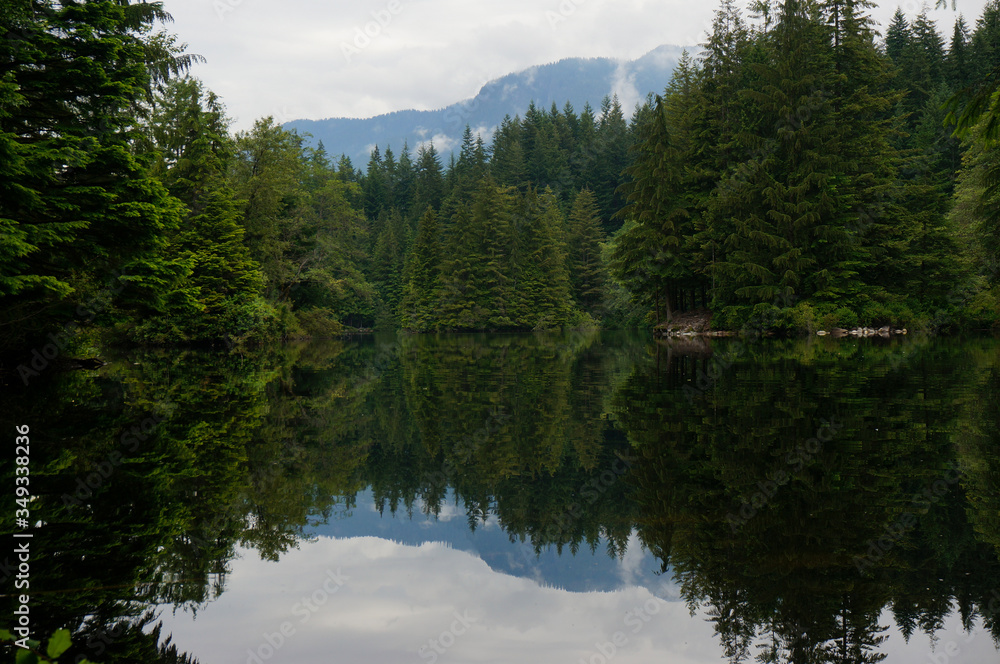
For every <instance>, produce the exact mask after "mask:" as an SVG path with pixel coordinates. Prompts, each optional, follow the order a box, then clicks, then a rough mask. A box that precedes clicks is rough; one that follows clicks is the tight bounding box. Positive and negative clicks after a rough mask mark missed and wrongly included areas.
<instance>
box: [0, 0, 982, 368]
mask: <svg viewBox="0 0 1000 664" xmlns="http://www.w3.org/2000/svg"><path fill="white" fill-rule="evenodd" d="M870 7H871V3H869V2H866V1H864V0H860V1H853V0H788V1H786V2H783V3H782V2H755V3H753V5H752V7H751V9H750V10H749V11H748V12H747V13H746V14H744V12H742V11H741V10H740V9H739V8H738V7H737V6H736V4H735V3H734V2H733V1H732V0H724V2H722V4H721V6H720V8H719V9H718V10H717V12H716V14H715V20H714V23H713V29H712V34H711V35H710V37H709V38H708V40H707V42H706V43H705V44H703V45H702V49H703V50H702V51H700V52H699V53H697V54H691V55H686V56H685V57H684V59H683V60H682V61H681V63H680V65H679V66H678V68H677V69H676V71H675V73H674V75H673V77H672V79H671V80H670V81H665V82H664V83H665V88H664V90H663V93H662V95H651V96H650V97H648V98H647V99H646V100H645V101H644V102H643V103H641V104H638V105H637V106H636V107H635V108H634V109H632V110H631V111H626V110H625V109H623V108H622V106H621V104H620V103H619V101H618V99H617V98H616V97H614V96H611V97H606V98H605V99H603V100H601V101H600V103H599V108H597V109H595V108H593V107H591V106H590V105H589V104H588V105H586V106H585V107H584V108H583V109H580V110H579V111H577V109H574V108H573V107H572V106H571V105H570V104H566V105H565V106H563V107H562V108H561V109H560V108H558V106H557V105H556V104H553V105H552V107H551V108H549V109H543V108H538V107H537V106H535V105H534V104H532V105H531V106H529V108H528V109H526V110H525V112H524V114H523V116H516V117H513V118H510V117H508V118H506V119H505V120H504V121H503V122H502V123H501V125H500V126H499V127H497V128H496V129H495V131H494V132H493V133H492V134H491V135H489V136H483V135H473V133H472V131H471V130H470V129H468V128H466V132H465V135H464V137H463V140H462V142H461V145H460V147H459V149H457V150H456V152H455V153H453V154H449V155H444V154H441V153H439V152H438V151H437V150H436V149H435V147H434V145H433V144H431V143H427V144H421V145H419V146H416V148H415V150H412V149H411V147H410V146H408V145H402V146H383V147H376V148H375V149H374V150H373V151H372V153H371V156H370V159H369V161H368V163H367V164H366V165H365V167H364V168H359V167H358V166H356V165H355V164H352V163H351V162H350V160H349V159H348V158H346V157H344V156H341V157H339V158H338V157H337V156H336V146H329V148H330V149H331V150H332V152H328V151H327V146H323V145H322V144H321V143H320V144H318V145H315V146H313V145H311V143H310V140H309V137H308V136H300V135H298V134H296V133H294V132H289V131H286V130H284V129H283V128H282V127H281V126H280V125H278V124H277V123H276V122H275V120H274V119H273V118H270V117H268V118H262V119H259V120H257V121H256V122H255V123H254V124H253V126H252V128H250V129H249V130H245V131H232V130H231V121H230V120H229V119H228V118H227V115H226V110H225V106H224V103H223V100H221V99H220V98H219V97H218V96H217V95H215V94H214V93H213V92H212V91H211V90H208V89H206V87H205V86H204V85H203V84H202V83H201V82H200V81H199V80H198V79H197V78H195V77H193V76H192V75H191V74H192V71H193V68H194V66H195V65H197V64H199V62H200V60H201V58H199V56H197V55H193V54H188V53H186V52H185V49H186V46H185V45H184V44H182V43H180V42H179V41H178V38H177V36H176V35H173V34H171V33H170V32H168V31H166V30H165V29H163V28H162V26H163V25H164V24H165V23H167V22H169V19H170V17H169V14H167V13H166V12H165V11H164V9H163V8H162V6H161V4H160V3H148V4H147V3H140V4H133V3H127V2H126V3H122V2H111V1H96V2H87V3H84V4H56V3H51V2H47V1H45V0H30V1H26V2H21V3H10V4H7V5H5V8H4V9H3V15H2V16H0V20H2V22H3V28H4V30H5V32H6V34H7V38H6V39H5V40H3V41H2V42H0V53H2V58H0V61H2V62H3V63H4V64H3V68H2V70H0V72H2V73H0V228H2V233H0V302H2V307H0V349H2V351H3V352H4V353H5V354H9V353H15V354H18V356H23V355H24V352H25V349H30V348H31V347H32V344H35V345H37V344H38V343H39V340H42V339H45V340H46V341H44V342H42V343H43V344H47V343H48V340H51V341H52V344H53V345H54V346H58V348H59V349H60V350H63V349H64V348H66V347H71V346H79V345H82V344H85V343H87V342H88V341H89V340H92V339H93V338H95V335H99V336H100V337H101V338H104V339H107V340H112V341H115V342H126V343H139V344H148V345H170V344H215V345H219V344H227V345H229V346H234V345H243V344H249V343H261V342H267V341H272V340H277V339H289V338H299V337H317V336H332V335H337V334H341V333H343V332H345V331H350V330H368V329H372V328H402V329H406V330H411V331H484V330H486V331H500V330H508V331H513V330H531V329H545V328H560V327H578V328H586V327H605V328H616V327H642V326H650V325H653V324H656V323H658V322H660V321H662V320H665V319H669V318H670V317H671V316H673V315H674V314H675V313H676V312H679V311H686V310H692V309H699V308H703V309H706V310H708V311H710V312H711V314H712V316H713V327H715V328H717V329H729V330H740V329H744V330H745V329H748V328H749V327H753V328H754V329H759V330H769V331H775V332H783V333H794V332H798V331H803V330H816V329H821V328H826V327H830V326H844V327H848V326H853V325H858V324H866V325H882V324H892V325H896V326H906V325H909V326H910V327H914V328H933V329H940V328H943V327H954V328H980V329H981V328H989V327H991V326H994V325H995V324H996V323H997V322H998V321H1000V283H998V280H1000V269H998V265H1000V263H998V260H997V251H998V249H1000V240H998V238H1000V228H998V225H1000V191H998V189H997V187H998V182H1000V170H998V169H1000V149H998V147H997V146H998V143H997V140H996V138H997V136H996V134H997V133H998V132H997V129H996V117H997V106H996V104H993V103H992V102H993V101H994V99H995V95H994V94H993V93H994V91H995V90H996V88H997V80H998V74H997V72H998V69H997V67H998V65H1000V54H998V53H997V49H998V44H1000V1H997V0H994V1H992V2H990V3H988V4H987V6H986V8H985V11H984V13H983V15H982V16H980V17H979V18H978V19H977V20H976V21H975V24H974V25H970V24H968V23H967V22H966V21H965V19H964V18H963V17H961V16H959V15H956V16H957V20H956V22H955V24H954V29H953V32H952V34H951V36H950V38H948V39H946V38H945V37H944V36H942V35H941V34H940V33H939V32H938V29H937V27H936V26H935V24H934V22H933V21H931V20H930V19H929V17H928V14H927V11H926V10H925V11H924V12H922V13H920V14H918V15H917V16H916V17H914V18H912V19H907V18H906V17H905V16H904V15H903V14H902V13H901V12H897V13H896V15H895V17H894V19H893V20H892V22H891V24H890V25H888V26H887V27H886V28H885V30H884V33H885V34H884V37H883V36H881V35H879V33H878V32H877V30H876V26H875V25H874V24H873V23H872V21H871V20H870V18H868V16H867V14H866V11H867V9H868V8H870ZM956 117H957V118H958V120H959V122H958V131H956V126H955V125H954V120H955V119H956ZM977 119H978V120H977Z"/></svg>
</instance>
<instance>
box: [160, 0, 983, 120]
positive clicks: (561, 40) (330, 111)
mask: <svg viewBox="0 0 1000 664" xmlns="http://www.w3.org/2000/svg"><path fill="white" fill-rule="evenodd" d="M396 3H398V4H396ZM920 4H922V3H918V1H917V0H906V1H905V2H903V3H902V7H903V9H904V10H905V11H908V12H910V13H911V14H913V13H915V12H916V11H919V6H920ZM983 4H984V0H961V2H960V3H959V5H960V7H959V9H960V10H961V11H962V12H964V14H965V16H966V18H967V20H968V21H969V22H970V23H972V22H974V20H975V17H976V16H978V15H979V13H980V12H981V11H982V7H983ZM220 6H221V7H226V8H228V10H227V11H222V12H220V11H219V7H220ZM165 7H166V9H167V11H169V12H171V13H172V14H173V15H174V18H175V19H176V23H174V24H173V25H172V26H168V28H169V29H170V30H171V31H173V32H176V33H177V34H178V35H179V37H180V39H181V40H182V41H186V42H188V43H189V44H190V50H191V52H194V53H200V54H202V55H205V56H206V57H207V58H208V63H207V64H205V65H199V66H198V67H197V68H196V70H195V74H196V75H198V76H199V77H201V78H203V79H204V80H205V82H206V84H207V85H208V86H209V87H210V88H211V89H213V90H214V91H215V92H217V93H218V94H220V95H221V96H222V98H223V100H224V101H225V102H226V104H227V107H228V108H229V110H230V112H231V114H232V115H234V116H235V117H236V119H237V123H236V127H237V128H239V129H245V128H248V127H249V126H250V125H251V124H252V123H253V121H254V119H256V118H258V117H261V116H264V115H269V114H272V115H277V112H276V110H275V109H284V110H286V111H287V112H288V113H289V114H292V115H294V116H296V117H302V118H313V119H320V118H326V117H366V116H371V115H378V114H380V113H385V112H390V111H393V110H401V109H406V108H415V109H434V108H442V107H444V106H447V105H449V104H451V103H454V102H456V101H459V100H462V99H468V98H469V97H472V96H474V95H475V94H476V92H478V90H479V88H480V87H481V86H482V85H483V84H484V83H486V82H488V81H490V80H492V79H495V78H499V77H500V76H503V75H505V74H508V73H511V72H514V71H519V70H522V69H526V68H528V67H531V66H534V65H539V64H544V63H548V62H553V61H556V60H559V59H561V58H565V57H576V56H582V57H596V56H605V57H612V58H618V59H634V58H636V57H639V56H641V55H643V54H644V53H647V52H648V51H650V50H652V49H653V48H655V47H657V46H659V45H661V44H676V45H691V44H697V43H699V42H701V41H702V40H703V39H704V37H705V30H706V29H708V28H709V27H710V25H711V20H712V15H713V12H714V10H715V9H716V7H717V3H715V2H707V3H704V2H688V1H687V0H662V1H659V2H649V1H648V0H541V1H539V0H502V1H501V0H483V1H480V2H468V1H467V0H350V1H348V0H333V1H328V0H284V2H282V3H274V2H265V0H167V1H166V2H165ZM895 7H896V3H882V4H881V6H880V7H878V8H877V9H876V10H875V13H874V15H875V16H876V18H877V19H878V20H879V21H880V22H881V23H882V24H883V25H885V24H887V23H888V20H889V18H890V16H891V15H892V12H893V11H894V10H895ZM567 8H570V9H571V10H572V11H567ZM552 12H555V13H556V15H558V16H560V17H561V18H562V19H564V20H561V21H560V22H558V23H557V24H556V26H555V29H553V27H552V25H550V22H549V19H548V18H547V13H552ZM560 12H562V13H560ZM931 14H932V15H933V16H934V17H936V18H939V19H940V20H941V22H942V23H943V30H942V32H944V33H945V34H946V35H950V32H951V23H952V22H953V21H954V19H955V17H956V14H955V13H954V12H952V11H951V10H950V9H945V10H933V9H932V10H931ZM220 16H221V18H220ZM387 16H388V17H389V18H388V19H386V17H387ZM379 17H381V19H382V20H381V21H380V20H379ZM366 29H367V30H368V33H369V34H367V35H366V34H365V30H366ZM359 34H361V35H362V37H359ZM366 39H367V40H368V41H369V42H370V43H366V42H365V40H366ZM357 44H365V46H364V48H359V47H358V46H357ZM344 45H347V46H350V47H352V48H355V49H356V50H357V51H358V52H357V53H351V54H349V55H350V57H347V56H345V53H344V49H343V47H344Z"/></svg>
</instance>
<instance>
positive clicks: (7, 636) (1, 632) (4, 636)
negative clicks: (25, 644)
mask: <svg viewBox="0 0 1000 664" xmlns="http://www.w3.org/2000/svg"><path fill="white" fill-rule="evenodd" d="M13 640H14V635H13V634H11V633H10V632H9V631H7V630H6V629H0V641H13Z"/></svg>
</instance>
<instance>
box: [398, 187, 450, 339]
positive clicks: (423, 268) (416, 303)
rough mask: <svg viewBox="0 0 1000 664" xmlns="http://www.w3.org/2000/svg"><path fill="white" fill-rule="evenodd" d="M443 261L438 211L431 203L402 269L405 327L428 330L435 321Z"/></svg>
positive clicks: (402, 311) (402, 309)
mask: <svg viewBox="0 0 1000 664" xmlns="http://www.w3.org/2000/svg"><path fill="white" fill-rule="evenodd" d="M440 261H441V250H440V239H439V237H438V225H437V215H436V214H435V213H434V209H433V208H431V207H428V208H427V209H426V210H425V211H424V214H423V216H422V217H420V225H419V226H418V228H417V238H416V240H415V241H414V244H413V251H411V252H410V255H409V257H408V258H407V260H406V269H405V272H404V273H403V301H402V305H401V312H400V320H401V322H402V325H403V327H404V328H406V329H411V330H426V329H428V328H430V327H431V325H432V324H433V323H434V313H435V312H434V305H435V302H436V300H437V295H438V274H439V272H440Z"/></svg>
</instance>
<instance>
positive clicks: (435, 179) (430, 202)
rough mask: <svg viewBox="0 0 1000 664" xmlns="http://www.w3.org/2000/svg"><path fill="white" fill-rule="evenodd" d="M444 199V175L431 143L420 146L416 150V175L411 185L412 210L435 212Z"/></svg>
mask: <svg viewBox="0 0 1000 664" xmlns="http://www.w3.org/2000/svg"><path fill="white" fill-rule="evenodd" d="M443 197H444V175H443V173H442V170H441V161H440V159H439V158H438V153H437V150H435V149H434V144H433V143H427V144H426V145H421V146H420V148H419V149H418V150H417V173H416V179H415V181H414V185H413V209H414V210H426V209H427V206H430V207H432V208H433V209H435V210H437V209H439V208H440V207H441V200H442V198H443Z"/></svg>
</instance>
